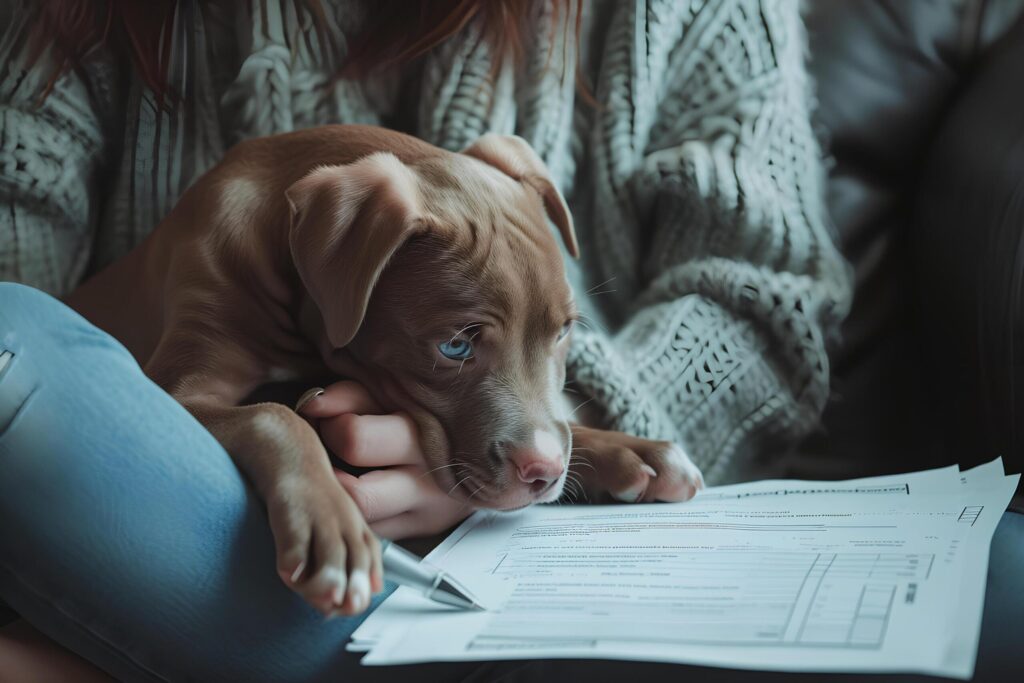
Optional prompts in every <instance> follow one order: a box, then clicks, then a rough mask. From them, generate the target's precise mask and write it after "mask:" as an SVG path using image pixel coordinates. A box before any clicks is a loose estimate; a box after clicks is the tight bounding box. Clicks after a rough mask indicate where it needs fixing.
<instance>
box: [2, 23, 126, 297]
mask: <svg viewBox="0 0 1024 683" xmlns="http://www.w3.org/2000/svg"><path fill="white" fill-rule="evenodd" d="M10 14H11V16H12V17H13V19H14V21H13V22H12V24H11V26H10V27H9V28H8V30H7V31H6V33H5V34H4V36H3V39H2V42H0V204H2V206H3V209H2V210H0V280H20V281H24V282H29V283H31V284H33V285H35V286H37V287H39V288H40V289H43V290H45V291H47V292H51V293H54V294H60V293H63V292H65V291H67V290H68V289H69V288H71V287H73V286H74V284H75V283H76V282H77V281H78V279H79V278H80V277H81V276H82V275H83V274H84V272H85V268H86V265H87V263H88V260H89V258H90V256H91V254H92V249H91V242H92V237H93V231H94V229H95V223H96V214H97V210H98V205H99V203H100V201H101V200H100V189H99V187H98V185H97V182H96V180H97V179H96V172H97V170H98V169H99V167H100V165H101V164H102V163H103V161H104V158H105V153H106V151H107V147H106V144H105V142H106V141H105V134H106V133H108V131H107V130H105V129H104V121H103V119H104V117H109V116H110V115H111V110H110V107H111V101H112V99H113V97H114V94H113V90H112V88H113V80H114V79H113V77H112V71H113V70H112V68H111V67H110V66H109V65H105V64H101V63H98V62H97V61H90V62H89V63H88V64H87V65H85V72H86V77H87V79H88V81H89V87H88V88H87V87H86V83H85V82H84V81H83V80H82V78H80V77H79V74H75V73H69V74H66V75H64V76H63V77H62V78H61V79H60V80H59V81H58V83H57V86H56V88H55V89H54V92H53V93H52V95H51V96H50V97H49V98H47V99H46V101H45V102H43V103H42V104H40V97H39V96H40V94H41V93H42V92H43V90H44V89H45V87H46V83H47V80H48V79H49V77H50V74H52V73H53V71H52V70H53V68H54V62H53V58H52V55H51V54H49V52H47V53H44V54H43V55H42V56H41V57H40V58H39V60H38V61H37V63H36V65H35V66H34V68H32V69H29V68H28V67H27V55H28V51H29V46H28V44H27V43H28V41H27V40H26V26H27V23H28V16H27V13H25V12H13V13H10Z"/></svg>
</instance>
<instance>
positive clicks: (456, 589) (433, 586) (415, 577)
mask: <svg viewBox="0 0 1024 683" xmlns="http://www.w3.org/2000/svg"><path fill="white" fill-rule="evenodd" d="M380 545H381V553H382V558H381V559H382V560H383V562H384V578H386V579H389V580H391V581H394V582H395V583H397V584H401V585H403V586H408V587H409V588H412V589H413V590H416V591H419V592H420V593H422V594H423V597H425V598H428V599H430V600H433V601H434V602H440V603H443V604H445V605H451V606H452V607H458V608H460V609H468V610H482V609H485V608H484V607H483V606H482V605H481V604H480V603H479V602H477V600H476V598H474V597H473V595H472V594H471V593H470V592H469V591H468V590H466V589H465V587H464V586H462V585H461V584H459V582H458V581H456V580H455V579H454V578H452V576H451V575H450V574H448V572H445V571H442V570H440V569H438V568H437V567H434V566H432V565H430V564H429V563H424V562H422V561H421V560H420V558H418V557H416V556H415V555H413V554H412V553H410V552H409V551H408V550H406V549H405V548H403V547H401V546H400V545H398V544H397V543H392V542H391V541H385V540H384V539H381V541H380Z"/></svg>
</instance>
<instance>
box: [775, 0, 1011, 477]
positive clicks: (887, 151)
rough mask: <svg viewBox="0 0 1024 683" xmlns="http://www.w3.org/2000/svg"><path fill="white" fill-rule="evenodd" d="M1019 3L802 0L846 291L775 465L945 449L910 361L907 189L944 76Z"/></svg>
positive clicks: (917, 463) (912, 326)
mask: <svg viewBox="0 0 1024 683" xmlns="http://www.w3.org/2000/svg"><path fill="white" fill-rule="evenodd" d="M995 5H998V7H995ZM1020 10H1021V3H1016V2H1014V3H985V2H950V1H946V2H940V1H933V2H928V1H918V2H904V1H902V0H891V1H883V0H873V1H862V2H814V3H807V13H806V18H807V25H808V34H809V40H810V69H811V73H812V75H813V76H814V78H815V80H816V86H817V93H818V100H819V106H818V108H817V111H816V114H815V124H816V126H817V127H818V129H819V131H820V133H821V135H822V138H823V140H824V143H825V147H826V150H827V152H828V153H829V154H830V156H831V157H832V159H833V166H832V168H831V172H830V179H829V183H828V203H829V208H830V211H831V213H832V218H833V222H834V224H835V227H836V230H837V235H838V240H839V243H840V246H841V248H842V250H843V252H844V254H845V255H846V257H847V258H848V259H849V260H850V261H851V263H852V264H853V266H854V270H855V273H856V290H855V298H854V303H853V309H852V311H851V314H850V316H849V318H848V319H847V321H846V322H845V324H844V326H843V341H842V343H841V344H840V345H839V346H838V347H837V348H836V349H834V351H833V355H832V358H833V398H832V400H831V401H830V403H829V406H828V408H827V409H826V413H825V416H824V418H823V430H822V431H821V432H820V433H818V434H815V435H814V436H813V437H812V438H811V439H808V441H807V442H806V443H805V444H804V445H803V447H802V448H801V449H800V453H799V454H798V456H797V457H796V458H794V459H793V460H792V461H789V463H788V465H787V471H786V473H788V474H793V475H797V476H822V477H828V476H848V475H853V474H867V473H874V472H882V471H890V470H898V469H909V468H917V467H923V466H927V465H931V464H941V463H944V462H948V461H952V460H955V459H956V455H955V454H952V453H947V452H944V449H943V448H942V443H941V438H940V436H939V434H938V433H937V431H936V430H935V429H934V422H935V416H936V415H937V409H936V406H935V404H934V401H933V400H932V399H933V396H932V395H931V394H930V393H929V392H928V391H926V390H925V389H924V387H925V386H926V385H925V383H924V382H923V381H922V380H923V377H922V375H921V372H922V367H921V364H920V363H919V362H918V358H919V356H920V353H919V342H918V336H917V328H918V325H917V321H916V319H915V304H914V297H913V294H912V292H913V288H914V278H913V276H912V269H911V266H910V264H911V259H910V257H909V253H908V232H907V228H908V225H909V224H910V223H911V216H912V201H911V198H912V196H913V191H914V189H915V187H916V185H917V183H918V180H919V172H918V169H919V168H920V165H921V161H922V159H923V158H924V157H925V155H926V154H927V153H928V151H929V148H930V145H931V142H932V140H933V139H934V136H935V131H936V127H937V126H938V124H939V122H940V120H941V118H942V115H943V113H944V112H945V111H946V109H947V107H948V105H949V102H950V101H951V99H952V98H953V96H954V95H955V93H956V91H957V88H959V87H961V86H962V84H963V81H964V80H965V79H966V78H967V77H968V74H969V73H970V69H971V68H972V67H973V65H974V64H975V63H976V61H977V59H978V57H979V55H982V54H984V53H985V52H986V50H987V49H988V48H989V46H990V45H991V44H992V43H993V42H995V41H996V40H998V39H999V37H1000V36H1002V35H1003V34H1004V33H1005V32H1006V30H1007V28H1008V27H1009V26H1010V25H1011V24H1012V23H1013V22H1014V21H1016V20H1017V18H1018V17H1019V15H1020ZM826 456H827V457H826Z"/></svg>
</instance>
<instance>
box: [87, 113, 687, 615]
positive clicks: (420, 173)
mask: <svg viewBox="0 0 1024 683" xmlns="http://www.w3.org/2000/svg"><path fill="white" fill-rule="evenodd" d="M548 218H550V219H551V221H552V222H553V223H554V224H555V225H556V226H557V227H558V229H559V231H560V233H561V237H562V239H563V240H564V242H565V243H566V246H567V249H568V250H569V251H570V253H572V254H574V255H575V253H576V250H577V246H576V240H575V234H574V232H573V227H572V219H571V216H570V215H569V212H568V209H567V208H566V206H565V203H564V201H563V200H562V198H561V196H560V194H559V193H558V192H557V190H556V189H555V188H554V186H553V185H552V183H551V181H550V179H549V178H548V177H547V173H546V171H545V170H544V168H543V166H542V164H541V162H540V160H539V159H538V158H537V157H536V155H535V154H534V153H533V152H532V150H530V149H529V147H528V146H527V145H526V144H525V143H524V142H523V141H521V140H519V139H517V138H507V137H499V136H485V137H484V138H482V139H481V140H480V141H479V142H477V143H476V144H474V145H473V146H471V147H470V148H469V149H467V150H465V153H463V154H453V153H450V152H446V151H443V150H440V149H438V148H436V147H433V146H431V145H428V144H426V143H424V142H421V141H419V140H416V139H414V138H412V137H409V136H406V135H402V134H399V133H395V132H391V131H386V130H383V129H379V128H372V127H364V126H326V127H322V128H315V129H310V130H306V131H301V132H296V133H289V134H285V135H278V136H274V137H270V138H263V139H257V140H252V141H248V142H245V143H242V144H240V145H238V146H237V147H235V148H234V149H232V150H231V151H230V152H229V153H228V154H227V155H226V156H225V158H224V160H223V161H222V162H221V163H220V164H218V165H217V166H216V167H215V168H213V169H212V170H211V171H209V172H208V173H207V174H206V175H204V176H203V177H202V178H200V179H199V180H198V181H197V182H196V183H195V184H194V185H193V186H192V187H191V188H190V189H189V190H188V191H187V192H186V193H185V194H184V195H183V196H182V198H181V201H180V202H179V204H178V205H177V206H176V207H175V208H174V210H173V211H172V212H171V213H170V215H168V217H167V218H166V219H165V220H164V221H163V222H162V223H161V224H160V225H159V226H158V227H157V229H156V230H155V231H154V232H153V233H152V235H150V237H149V238H148V239H147V240H146V241H145V242H144V243H143V244H141V245H140V246H139V247H138V248H137V249H136V250H134V251H133V252H132V253H131V254H129V255H128V256H126V257H125V258H124V259H122V260H120V261H118V262H117V263H115V264H114V265H113V266H111V267H110V268H108V269H107V270H105V271H104V272H102V273H100V274H99V275H98V276H96V277H95V278H93V279H92V280H90V281H89V282H87V283H86V284H85V285H83V286H82V287H81V288H79V289H78V290H77V291H76V292H75V293H74V294H73V295H72V296H71V298H70V300H69V303H70V304H71V305H72V306H73V307H75V308H76V309H78V310H79V311H80V312H81V313H83V314H84V315H85V316H86V317H87V318H89V319H90V320H91V321H92V322H94V323H95V324H97V325H98V326H99V327H101V328H104V329H106V330H108V331H110V332H111V333H112V334H114V335H115V336H116V337H117V338H119V339H120V340H121V341H122V342H123V343H124V344H125V345H126V346H127V347H128V348H129V350H130V351H131V352H132V353H133V354H134V355H135V357H136V358H137V359H138V360H139V362H140V363H141V364H142V366H143V367H144V369H145V371H146V373H147V374H148V375H149V376H150V377H151V378H152V379H153V380H154V381H155V382H157V383H158V384H159V385H160V386H161V387H163V388H164V389H166V390H167V391H168V392H169V393H170V394H171V395H173V396H174V397H175V398H176V399H177V400H178V401H180V402H181V403H182V404H183V405H184V406H185V407H186V408H188V409H189V411H191V412H192V414H193V415H195V416H196V418H197V419H199V421H200V422H202V423H203V424H204V426H206V427H207V429H209V430H210V432H211V433H212V434H213V435H214V436H215V437H216V438H217V439H218V440H219V441H220V442H221V444H223V445H224V447H225V449H226V450H227V451H228V452H229V453H230V454H231V455H232V457H233V458H234V459H235V461H236V462H237V464H238V466H239V468H240V469H241V470H242V471H243V472H244V473H245V474H246V476H248V477H249V479H250V480H251V481H252V483H253V484H254V486H255V488H256V490H257V491H258V493H259V494H260V495H261V496H262V497H263V498H264V500H265V501H266V502H267V505H268V511H269V513H270V519H271V525H272V527H273V531H274V536H275V541H276V543H277V546H278V568H279V571H280V572H281V573H282V576H284V577H286V578H287V577H290V576H292V573H293V572H295V571H296V570H299V571H300V573H302V571H301V570H302V567H304V566H305V567H307V569H306V571H305V573H304V574H303V575H304V576H306V577H308V578H307V580H306V581H304V582H301V583H299V584H297V585H293V587H294V588H296V590H299V592H301V593H302V594H303V595H305V596H306V597H307V599H309V600H310V601H311V602H314V604H316V602H317V600H320V599H322V596H323V595H324V591H327V592H328V593H330V592H331V591H332V590H334V589H333V588H332V586H334V585H335V583H336V582H337V577H336V574H337V572H334V573H333V574H332V573H331V572H330V571H327V570H328V569H329V568H330V567H332V566H334V567H336V568H337V569H338V571H340V572H342V574H344V572H345V567H346V566H348V567H349V570H350V571H351V568H352V567H353V566H365V565H366V564H367V563H368V562H369V560H368V559H367V558H369V557H373V556H375V555H376V541H375V539H373V537H372V534H370V532H369V530H368V528H367V527H366V524H365V522H364V521H363V520H362V518H361V516H360V515H359V514H358V510H357V509H356V507H355V505H354V503H353V502H352V500H351V499H350V498H349V496H348V495H347V494H346V493H345V491H344V490H343V489H342V488H341V486H340V485H339V484H338V483H337V481H336V479H335V478H334V477H333V476H331V468H330V464H329V460H328V458H327V456H326V453H325V451H324V448H323V446H322V444H321V443H320V439H319V437H318V435H317V434H316V432H315V431H314V430H313V429H312V428H311V427H310V426H309V424H307V423H306V422H305V421H304V420H303V419H301V418H300V417H298V416H297V415H296V414H295V413H294V412H293V411H292V410H290V409H288V408H287V407H285V406H283V405H280V404H274V403H262V404H257V405H250V406H241V405H240V403H241V402H242V400H243V399H244V398H245V397H246V396H247V395H249V394H250V393H251V392H252V391H253V390H254V389H255V388H256V387H258V386H259V385H261V384H264V383H266V382H268V381H271V380H279V379H282V378H285V377H288V378H303V377H316V376H322V375H323V374H324V372H325V370H326V371H328V372H330V373H333V374H335V375H338V376H344V377H349V378H352V379H356V380H358V381H360V382H361V383H362V384H363V385H365V386H366V387H367V389H368V390H370V391H371V392H372V393H373V394H374V397H375V398H376V399H377V400H378V402H380V403H381V405H383V406H385V407H386V408H388V409H389V410H395V411H404V412H406V413H408V414H409V415H410V416H411V417H412V418H413V420H414V421H415V423H416V425H417V427H418V429H419V431H420V440H421V444H422V447H423V450H424V454H425V457H426V458H427V465H428V466H429V467H430V468H432V469H434V470H435V471H434V472H433V475H432V476H434V477H435V479H436V480H437V483H438V485H439V486H441V487H443V488H444V489H445V490H448V489H451V490H452V494H451V495H454V496H461V497H462V498H464V499H466V500H467V501H468V500H472V502H473V503H474V504H477V505H483V506H491V507H498V508H514V507H519V506H522V505H526V504H529V503H530V502H533V501H536V500H550V499H552V498H553V497H557V496H558V495H559V493H560V491H561V487H562V484H563V483H564V481H565V479H566V476H565V475H566V471H565V470H566V468H567V465H568V461H569V455H570V448H571V443H572V440H573V436H575V440H576V445H577V446H578V448H579V449H580V451H579V452H578V453H577V457H579V459H580V460H581V461H583V462H585V464H586V465H589V467H588V468H587V469H586V470H581V471H580V472H579V473H577V474H578V475H579V478H580V479H581V480H582V481H581V483H583V484H585V486H586V488H587V493H588V494H589V495H596V494H599V493H600V492H601V491H608V492H611V493H613V494H615V495H617V496H619V497H620V498H621V497H622V494H623V492H625V495H626V497H628V498H630V499H640V498H644V499H648V500H654V499H658V498H661V499H679V498H685V497H689V495H692V493H693V491H694V490H695V489H696V488H697V487H698V486H699V473H697V472H696V469H695V468H692V465H688V464H687V463H688V461H687V460H686V459H685V456H683V455H682V454H681V452H680V451H678V449H676V448H674V447H673V446H672V445H671V444H665V443H652V442H646V441H641V440H639V439H635V438H633V437H628V436H626V435H621V434H614V433H610V432H602V431H599V430H594V429H587V428H583V427H575V428H573V435H571V434H570V426H569V424H568V419H567V418H568V417H569V416H568V415H567V414H565V413H564V412H562V409H561V407H560V406H561V403H560V396H559V394H560V391H561V387H562V383H563V381H564V373H565V367H564V366H565V362H564V361H565V354H566V350H567V347H568V341H567V339H564V338H562V337H561V336H560V335H561V332H562V330H563V328H564V327H565V325H566V323H567V322H568V321H571V320H572V318H573V317H574V316H575V312H574V308H573V300H572V293H571V291H570V289H569V286H568V284H567V283H566V280H565V273H564V266H563V264H562V260H561V256H560V254H559V251H558V248H557V244H556V242H555V237H554V235H553V234H552V233H551V231H550V230H549V228H548V225H547V219H548ZM467 325H470V326H471V327H470V328H469V330H468V331H467V330H466V326H467ZM460 330H462V331H463V337H464V338H467V339H468V338H469V336H470V335H474V336H473V338H472V343H473V345H474V349H475V354H474V357H473V358H472V359H471V360H470V361H466V362H464V363H457V362H453V361H450V360H447V359H445V358H443V357H439V355H438V351H437V348H436V347H437V344H438V343H439V342H443V341H445V340H446V339H449V338H454V337H455V336H456V335H457V334H458V333H459V332H460ZM538 430H539V431H543V432H545V433H546V434H550V435H552V436H553V437H555V438H556V439H557V441H558V443H559V444H560V451H561V452H560V453H559V454H557V457H558V458H559V460H560V462H559V463H550V462H549V463H547V465H546V466H550V467H549V469H548V470H547V471H549V472H550V473H551V474H550V476H545V477H543V478H539V479H538V480H537V481H533V482H531V479H533V478H534V477H532V475H531V476H529V477H526V478H524V477H523V475H522V472H523V469H522V467H520V469H519V470H517V469H516V468H517V467H518V465H513V464H511V463H512V461H513V460H515V461H516V462H520V461H519V460H516V458H517V457H520V456H522V457H526V458H527V459H528V460H529V458H535V459H539V457H540V456H538V455H537V453H536V452H535V450H536V448H535V447H534V445H533V442H532V441H531V439H534V435H535V434H536V433H537V432H538ZM523 453H526V456H523V455H522V454H523ZM453 463H454V464H457V465H458V467H443V466H444V465H450V464H453ZM645 468H646V469H645ZM456 471H457V472H459V473H460V474H466V475H467V476H466V477H465V478H463V477H461V476H460V477H459V478H458V479H456V476H455V473H456ZM517 471H518V472H519V474H518V475H517V474H516V473H517ZM651 473H656V475H655V474H651ZM556 475H557V476H556ZM460 480H461V481H460ZM467 482H468V483H467ZM638 487H640V488H639V489H638ZM346 557H347V559H346ZM360 563H362V564H360ZM332 582H334V583H332ZM292 583H293V584H295V582H292ZM359 609H360V608H359V607H358V606H357V607H355V608H354V609H353V611H359Z"/></svg>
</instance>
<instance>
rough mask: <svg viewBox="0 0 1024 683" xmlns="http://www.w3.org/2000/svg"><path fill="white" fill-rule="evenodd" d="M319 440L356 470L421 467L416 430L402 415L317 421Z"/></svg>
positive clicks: (408, 419) (404, 415) (410, 421)
mask: <svg viewBox="0 0 1024 683" xmlns="http://www.w3.org/2000/svg"><path fill="white" fill-rule="evenodd" d="M317 400H319V399H317ZM320 438H322V439H323V441H324V444H326V445H327V447H328V448H330V449H331V450H332V451H333V452H334V453H335V454H336V455H337V456H338V457H339V458H341V459H342V460H344V461H345V462H347V463H348V464H350V465H355V466H356V467H392V466H394V465H416V464H423V453H422V451H421V450H420V446H419V430H418V429H417V428H416V423H415V422H413V421H412V418H410V417H409V416H408V415H406V414H405V413H396V414H394V415H355V414H352V413H346V414H344V415H338V416H336V417H331V418H328V419H325V420H323V421H321V423H320Z"/></svg>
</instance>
